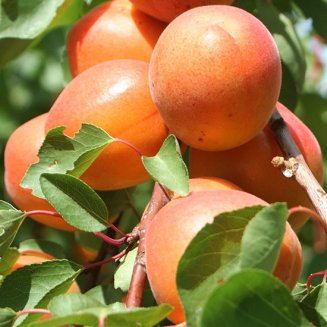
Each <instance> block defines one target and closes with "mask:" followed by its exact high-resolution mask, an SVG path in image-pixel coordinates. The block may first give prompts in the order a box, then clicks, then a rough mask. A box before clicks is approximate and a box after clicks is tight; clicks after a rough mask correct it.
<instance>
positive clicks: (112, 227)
mask: <svg viewBox="0 0 327 327" xmlns="http://www.w3.org/2000/svg"><path fill="white" fill-rule="evenodd" d="M108 226H109V227H110V228H111V229H112V230H114V231H115V232H116V233H117V234H119V235H121V236H123V237H128V234H125V233H123V232H122V231H121V230H120V229H119V228H117V227H116V226H115V225H114V224H112V223H109V224H108Z"/></svg>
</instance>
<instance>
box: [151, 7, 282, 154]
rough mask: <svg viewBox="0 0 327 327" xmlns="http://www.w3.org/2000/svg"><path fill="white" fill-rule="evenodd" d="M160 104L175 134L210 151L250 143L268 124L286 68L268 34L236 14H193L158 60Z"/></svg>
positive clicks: (179, 23)
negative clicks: (282, 69)
mask: <svg viewBox="0 0 327 327" xmlns="http://www.w3.org/2000/svg"><path fill="white" fill-rule="evenodd" d="M149 81H150V90H151V95H152V98H153V100H154V102H155V104H156V105H157V107H158V109H159V112H160V114H161V116H162V117H163V119H164V121H165V123H166V125H167V126H168V128H169V129H170V130H171V131H172V133H174V134H175V135H176V136H177V137H178V138H180V139H181V140H182V141H183V142H184V143H186V144H187V145H190V146H192V147H194V148H197V149H201V150H208V151H217V150H225V149H230V148H233V147H236V146H238V145H241V144H243V143H246V142H247V141H249V140H250V139H251V138H253V137H254V136H255V135H257V134H258V133H259V132H260V131H261V129H262V128H263V127H264V126H265V125H266V123H267V122H268V120H269V118H270V116H271V114H272V110H273V107H274V105H275V103H276V101H277V99H278V95H279V90H280V85H281V63H280V58H279V54H278V50H277V47H276V44H275V42H274V40H273V38H272V36H271V34H270V33H269V31H268V30H267V28H266V27H265V26H264V25H263V24H262V23H261V22H260V21H259V20H258V19H257V18H255V17H254V16H252V15H251V14H249V13H248V12H246V11H244V10H242V9H239V8H236V7H232V6H222V5H221V6H204V7H197V8H194V9H191V10H189V11H187V12H185V13H183V14H182V15H180V16H178V17H177V18H176V19H175V20H174V21H172V22H171V23H170V24H169V25H168V27H167V28H166V29H165V30H164V32H163V33H162V34H161V36H160V38H159V40H158V42H157V44H156V46H155V48H154V50H153V53H152V57H151V60H150V68H149Z"/></svg>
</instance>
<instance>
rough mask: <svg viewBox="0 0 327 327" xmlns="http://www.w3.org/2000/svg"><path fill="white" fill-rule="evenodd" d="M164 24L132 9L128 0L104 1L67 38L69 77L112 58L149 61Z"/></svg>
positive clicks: (82, 19)
mask: <svg viewBox="0 0 327 327" xmlns="http://www.w3.org/2000/svg"><path fill="white" fill-rule="evenodd" d="M165 27H166V24H164V23H162V22H160V21H158V20H156V19H154V18H152V17H150V16H148V15H146V14H144V13H143V12H141V11H139V10H137V9H135V8H134V7H133V5H132V4H131V3H130V2H129V1H128V0H114V1H112V2H105V3H103V4H101V5H99V6H97V7H96V8H94V9H93V10H92V11H91V12H89V13H88V14H87V15H85V16H84V17H82V18H81V19H80V20H79V21H78V22H77V23H76V24H75V25H74V26H73V28H72V29H71V31H70V33H69V35H68V39H67V52H68V59H69V66H70V70H71V73H72V75H73V76H76V75H78V74H80V73H81V72H82V71H84V70H86V69H87V68H89V67H91V66H94V65H96V64H98V63H100V62H104V61H108V60H112V59H138V60H143V61H147V62H149V61H150V57H151V53H152V50H153V47H154V45H155V44H156V42H157V40H158V38H159V36H160V34H161V32H162V31H163V30H164V28H165Z"/></svg>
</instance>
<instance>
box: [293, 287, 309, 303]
mask: <svg viewBox="0 0 327 327" xmlns="http://www.w3.org/2000/svg"><path fill="white" fill-rule="evenodd" d="M307 294H308V289H307V284H302V283H297V284H296V285H295V287H294V288H293V290H292V296H293V299H294V301H299V302H300V301H301V300H302V299H303V298H304V297H305V296H306V295H307Z"/></svg>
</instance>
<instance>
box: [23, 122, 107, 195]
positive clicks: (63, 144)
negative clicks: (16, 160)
mask: <svg viewBox="0 0 327 327" xmlns="http://www.w3.org/2000/svg"><path fill="white" fill-rule="evenodd" d="M63 130H64V127H57V128H54V129H52V130H50V131H49V132H48V134H47V136H46V138H45V140H44V142H43V145H42V147H41V149H40V151H39V154H38V155H39V158H40V160H39V162H38V163H36V164H33V165H31V167H30V168H29V169H28V171H27V173H26V175H25V177H24V179H23V181H22V183H21V186H22V187H24V188H30V189H32V190H33V194H34V195H36V196H38V197H40V198H44V195H43V193H42V190H41V186H40V181H39V180H40V176H41V175H42V174H43V173H51V174H53V173H69V174H71V175H73V176H76V177H79V176H81V175H82V174H83V173H84V172H85V170H86V169H87V168H88V167H89V166H90V165H91V164H92V162H93V161H94V160H95V159H96V158H97V157H98V156H99V154H100V153H101V151H102V150H103V149H104V148H105V147H106V146H107V145H108V144H109V143H111V142H112V140H113V139H112V137H111V136H109V135H108V134H107V133H106V132H105V131H104V130H102V129H101V128H98V127H96V126H94V125H91V124H83V125H82V127H81V129H80V130H79V132H78V133H76V134H75V137H74V138H70V137H68V136H65V135H63Z"/></svg>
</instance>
